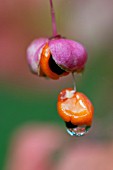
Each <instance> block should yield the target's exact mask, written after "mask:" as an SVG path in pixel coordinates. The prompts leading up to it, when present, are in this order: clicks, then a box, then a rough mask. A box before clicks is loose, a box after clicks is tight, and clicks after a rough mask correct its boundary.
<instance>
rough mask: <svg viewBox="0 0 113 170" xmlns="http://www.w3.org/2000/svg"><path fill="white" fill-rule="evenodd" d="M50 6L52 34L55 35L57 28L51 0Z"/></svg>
mask: <svg viewBox="0 0 113 170" xmlns="http://www.w3.org/2000/svg"><path fill="white" fill-rule="evenodd" d="M50 8H51V18H52V30H53V36H56V35H57V28H56V19H55V12H54V8H53V2H52V0H50Z"/></svg>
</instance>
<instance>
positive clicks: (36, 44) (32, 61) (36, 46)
mask: <svg viewBox="0 0 113 170" xmlns="http://www.w3.org/2000/svg"><path fill="white" fill-rule="evenodd" d="M47 42H48V38H39V39H36V40H34V41H33V42H32V43H31V44H30V45H29V47H28V48H27V61H28V64H29V67H30V69H31V71H32V72H33V73H35V74H37V70H38V65H39V61H40V57H41V52H42V48H43V46H44V45H45V43H47Z"/></svg>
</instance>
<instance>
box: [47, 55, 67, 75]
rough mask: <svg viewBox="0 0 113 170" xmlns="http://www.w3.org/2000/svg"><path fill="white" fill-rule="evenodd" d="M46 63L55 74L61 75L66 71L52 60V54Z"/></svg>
mask: <svg viewBox="0 0 113 170" xmlns="http://www.w3.org/2000/svg"><path fill="white" fill-rule="evenodd" d="M48 64H49V67H50V69H51V71H52V72H54V73H56V74H58V75H61V74H63V73H65V72H66V71H65V70H62V69H61V68H60V67H59V66H58V65H57V64H56V63H55V61H54V60H53V57H52V55H51V56H50V58H49V61H48Z"/></svg>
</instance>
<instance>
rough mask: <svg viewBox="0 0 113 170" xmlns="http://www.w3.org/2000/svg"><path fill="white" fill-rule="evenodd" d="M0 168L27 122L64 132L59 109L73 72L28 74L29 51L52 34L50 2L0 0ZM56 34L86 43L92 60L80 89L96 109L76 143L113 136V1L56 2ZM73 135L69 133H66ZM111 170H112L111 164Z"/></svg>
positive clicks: (58, 0)
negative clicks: (48, 76)
mask: <svg viewBox="0 0 113 170" xmlns="http://www.w3.org/2000/svg"><path fill="white" fill-rule="evenodd" d="M0 2H1V3H0V169H1V170H2V169H3V167H4V164H5V162H6V155H7V150H8V147H9V142H10V140H11V136H12V134H13V133H14V131H15V130H16V129H17V128H19V127H21V126H23V125H24V124H26V123H33V122H34V123H36V124H55V125H58V126H59V127H61V129H62V130H63V131H64V133H65V129H64V123H63V122H62V120H61V119H60V117H59V116H58V114H57V110H56V102H57V96H58V94H59V92H60V91H61V90H62V89H63V88H66V87H72V86H73V84H72V77H71V75H70V76H68V77H65V78H62V79H60V80H58V81H53V80H46V79H44V78H39V77H37V76H36V75H33V74H31V73H30V71H29V68H28V65H27V60H26V49H27V46H28V45H29V44H30V42H31V41H32V40H33V39H35V38H39V37H49V36H51V33H52V29H51V16H50V7H49V0H10V1H9V0H4V1H3V0H1V1H0ZM53 2H54V7H55V12H56V20H57V28H58V32H59V33H60V34H61V35H63V36H65V37H67V38H69V39H73V40H76V41H79V42H81V43H83V44H84V45H85V47H86V49H87V51H88V56H89V58H88V63H87V65H86V69H85V71H84V73H83V75H82V76H80V77H79V78H78V79H77V89H78V91H81V92H83V93H85V94H86V95H87V96H88V97H89V98H90V100H91V101H92V103H93V104H94V107H95V115H94V123H93V127H92V130H91V132H90V133H89V135H87V136H86V137H82V138H81V139H78V138H77V139H74V138H73V139H72V141H73V142H74V141H75V140H76V142H78V143H79V142H80V141H85V140H88V141H91V142H93V143H94V142H95V141H96V142H97V143H109V142H112V140H113V71H112V69H113V1H112V0H105V1H103V0H95V1H89V0H85V1H84V0H79V1H77V0H71V1H70V0H54V1H53ZM68 138H70V137H68ZM108 169H109V168H108Z"/></svg>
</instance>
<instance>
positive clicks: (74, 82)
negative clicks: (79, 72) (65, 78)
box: [72, 72, 76, 91]
mask: <svg viewBox="0 0 113 170" xmlns="http://www.w3.org/2000/svg"><path fill="white" fill-rule="evenodd" d="M72 77H73V85H74V90H75V91H76V73H74V72H72Z"/></svg>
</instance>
